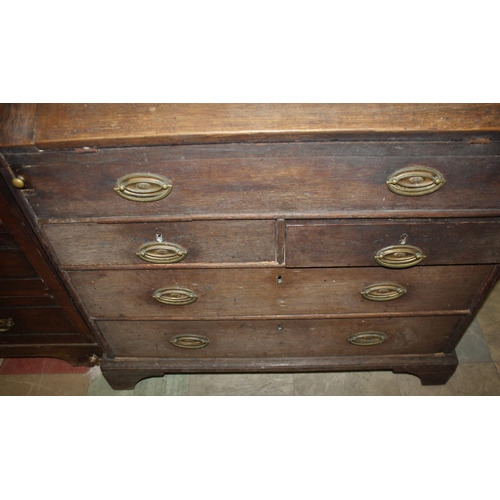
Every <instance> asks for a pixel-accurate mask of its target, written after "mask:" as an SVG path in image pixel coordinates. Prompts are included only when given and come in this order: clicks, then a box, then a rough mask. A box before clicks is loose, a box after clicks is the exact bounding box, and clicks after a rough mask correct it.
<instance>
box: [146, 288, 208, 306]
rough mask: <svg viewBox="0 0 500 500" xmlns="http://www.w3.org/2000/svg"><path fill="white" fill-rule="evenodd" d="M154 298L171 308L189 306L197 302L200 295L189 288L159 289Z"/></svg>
mask: <svg viewBox="0 0 500 500" xmlns="http://www.w3.org/2000/svg"><path fill="white" fill-rule="evenodd" d="M153 298H154V299H155V300H157V301H158V302H161V303H162V304H167V305H169V306H187V305H188V304H192V303H193V302H196V300H197V299H198V295H196V293H194V292H193V291H192V290H189V288H159V289H158V290H156V292H155V293H154V294H153Z"/></svg>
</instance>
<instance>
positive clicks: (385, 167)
mask: <svg viewBox="0 0 500 500" xmlns="http://www.w3.org/2000/svg"><path fill="white" fill-rule="evenodd" d="M251 147H252V145H242V146H232V148H230V150H229V153H228V151H227V148H225V147H224V146H217V145H214V146H212V149H213V152H212V157H201V158H200V157H197V155H196V152H194V153H192V154H191V155H189V154H188V151H189V148H185V149H186V156H185V157H183V158H179V157H177V159H170V158H169V157H168V155H167V154H168V149H169V148H143V149H141V150H135V151H127V150H116V151H115V150H108V151H102V152H99V153H97V154H87V155H78V154H76V153H61V154H60V155H56V157H53V161H51V162H50V164H47V163H46V160H43V158H44V156H43V155H34V156H33V157H28V158H26V160H25V161H27V162H29V163H27V164H26V165H24V166H23V167H22V168H20V170H19V172H21V173H22V175H24V176H25V177H26V179H27V180H28V182H29V185H30V186H31V188H32V189H33V191H32V190H31V189H28V190H25V194H26V196H27V197H28V199H29V200H30V201H31V204H32V207H33V209H34V211H35V213H36V215H37V216H38V217H39V218H41V219H50V218H55V219H60V218H63V217H64V216H65V215H66V214H71V219H72V220H73V219H78V218H89V217H95V218H100V217H125V216H126V217H132V218H133V217H141V216H150V217H151V216H153V217H164V218H167V219H168V218H172V217H179V216H183V217H191V218H196V217H200V216H201V217H205V218H206V217H207V216H209V217H210V218H214V217H217V216H219V217H221V216H222V217H224V216H232V217H234V218H241V217H242V216H243V217H249V216H250V217H254V218H255V217H256V216H261V217H266V218H274V217H283V218H290V217H292V218H293V217H304V216H306V217H315V218H316V217H329V216H332V214H334V215H333V216H335V217H361V216H363V217H373V216H377V217H384V218H385V217H395V216H404V215H406V216H414V217H415V216H422V217H426V216H429V215H433V216H457V215H456V214H455V213H454V211H458V212H457V213H462V214H463V213H464V212H465V213H468V214H470V215H476V216H477V215H481V212H483V213H484V214H485V215H487V216H491V215H498V216H500V208H499V206H498V192H500V157H451V156H448V157H444V156H443V157H433V156H430V157H427V156H425V157H420V158H418V160H417V159H416V158H414V157H405V156H387V157H372V156H352V157H351V156H335V147H334V145H333V146H330V154H331V156H330V155H327V154H325V152H324V151H323V152H322V155H321V156H314V155H312V154H311V155H309V154H308V153H309V152H310V151H311V150H313V146H312V145H309V144H305V145H304V144H291V145H289V148H288V150H287V153H286V154H281V151H282V149H278V150H276V151H273V149H272V145H268V146H266V147H264V148H260V147H259V146H258V145H255V146H253V147H254V148H255V149H256V150H257V151H255V152H254V153H253V154H251V153H249V154H248V155H246V156H242V154H241V151H240V152H239V153H237V154H236V155H232V154H231V153H232V152H233V151H234V150H235V151H238V150H239V149H240V148H243V150H244V151H246V152H248V151H249V150H250V149H251ZM170 149H176V148H170ZM206 149H207V148H205V150H206ZM205 150H204V151H205ZM164 152H165V154H164ZM217 152H219V154H217ZM293 152H295V155H293V154H292V153H293ZM205 156H206V155H205ZM414 164H419V165H423V166H427V167H432V168H435V169H437V170H438V171H440V172H441V173H442V174H443V175H444V177H445V178H446V180H447V182H446V184H445V185H444V187H443V188H441V189H440V190H439V191H436V192H435V193H432V194H429V195H426V196H418V197H407V196H399V195H397V194H395V193H393V192H391V191H389V189H388V188H387V185H386V181H387V179H388V177H389V175H391V174H392V173H393V172H395V171H397V170H399V169H401V168H404V167H407V166H409V165H414ZM42 165H43V166H42ZM138 172H149V173H153V174H159V175H163V176H165V177H167V178H168V179H169V180H170V181H171V182H172V185H173V188H172V192H171V193H170V195H169V196H167V197H166V198H163V199H162V200H159V201H155V202H149V203H138V202H134V201H130V200H126V199H123V198H121V197H120V196H118V195H117V194H116V193H115V192H114V188H115V187H116V186H117V180H118V179H120V178H121V177H122V176H124V175H127V174H132V173H138ZM478 191H480V192H481V196H477V192H478ZM256 214H258V215H256ZM373 214H375V215H373Z"/></svg>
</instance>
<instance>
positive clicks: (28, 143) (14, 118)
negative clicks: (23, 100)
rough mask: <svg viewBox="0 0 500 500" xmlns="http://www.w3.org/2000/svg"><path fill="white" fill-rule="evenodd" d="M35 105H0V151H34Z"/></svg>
mask: <svg viewBox="0 0 500 500" xmlns="http://www.w3.org/2000/svg"><path fill="white" fill-rule="evenodd" d="M36 109H37V105H36V104H0V151H1V150H2V149H15V150H17V151H30V150H34V151H36V150H37V148H36V147H35V145H34V135H35V119H36Z"/></svg>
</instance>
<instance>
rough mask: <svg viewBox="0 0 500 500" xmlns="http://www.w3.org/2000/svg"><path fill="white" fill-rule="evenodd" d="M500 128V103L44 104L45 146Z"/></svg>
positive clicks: (40, 134) (39, 132)
mask: <svg viewBox="0 0 500 500" xmlns="http://www.w3.org/2000/svg"><path fill="white" fill-rule="evenodd" d="M432 132H435V133H439V132H454V133H463V132H469V133H474V132H477V133H483V134H484V133H488V132H500V105H498V104H99V105H97V104H56V105H54V104H40V105H39V109H38V116H37V127H36V135H35V142H36V144H37V146H38V147H40V148H41V149H48V148H65V147H77V146H101V147H102V146H132V145H140V144H149V145H152V144H186V143H207V142H220V141H225V142H228V141H261V140H299V139H308V138H311V137H316V138H317V137H324V138H332V137H335V136H339V135H340V136H341V135H343V134H374V133H375V134H377V133H389V134H408V133H414V134H418V133H427V134H428V133H432Z"/></svg>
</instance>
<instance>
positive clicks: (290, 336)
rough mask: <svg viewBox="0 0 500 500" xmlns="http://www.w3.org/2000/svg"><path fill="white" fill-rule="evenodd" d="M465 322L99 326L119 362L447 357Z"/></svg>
mask: <svg viewBox="0 0 500 500" xmlns="http://www.w3.org/2000/svg"><path fill="white" fill-rule="evenodd" d="M463 319H464V316H439V317H411V318H407V317H397V318H376V319H373V318H370V319H335V320H331V319H324V320H322V319H316V320H285V321H283V320H281V321H280V320H253V321H99V322H98V326H99V327H100V329H101V331H102V333H103V335H104V337H105V338H106V340H107V341H108V342H109V345H110V346H111V349H112V351H113V355H114V356H116V357H154V358H217V357H224V358H250V357H258V358H266V357H306V356H360V355H370V356H374V355H382V354H386V355H387V354H432V353H439V352H444V351H445V349H446V348H448V347H449V345H448V344H449V339H450V338H451V336H452V335H453V333H454V332H455V330H456V328H457V327H458V326H459V324H460V322H461V321H462V320H463ZM353 342H354V343H353ZM376 342H379V343H376ZM370 344H373V345H370Z"/></svg>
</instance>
